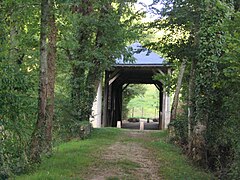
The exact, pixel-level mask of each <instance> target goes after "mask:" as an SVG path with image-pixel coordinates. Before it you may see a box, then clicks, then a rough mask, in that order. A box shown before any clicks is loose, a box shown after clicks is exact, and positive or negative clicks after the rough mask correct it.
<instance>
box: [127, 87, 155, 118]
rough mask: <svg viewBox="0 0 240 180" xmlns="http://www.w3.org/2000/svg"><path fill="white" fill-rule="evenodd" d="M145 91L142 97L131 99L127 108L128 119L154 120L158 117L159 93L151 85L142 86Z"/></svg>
mask: <svg viewBox="0 0 240 180" xmlns="http://www.w3.org/2000/svg"><path fill="white" fill-rule="evenodd" d="M144 86H145V87H146V89H147V91H146V93H145V94H144V96H138V97H135V98H134V99H132V100H131V101H130V102H129V104H128V106H127V108H128V109H129V113H128V117H138V118H156V117H158V106H159V91H158V89H157V88H156V87H155V85H153V84H146V85H144Z"/></svg>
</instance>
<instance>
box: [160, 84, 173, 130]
mask: <svg viewBox="0 0 240 180" xmlns="http://www.w3.org/2000/svg"><path fill="white" fill-rule="evenodd" d="M162 112H163V113H162V120H163V122H162V129H167V127H168V124H169V123H170V113H171V109H170V97H169V95H168V94H167V92H166V90H165V89H164V91H163V111H162Z"/></svg>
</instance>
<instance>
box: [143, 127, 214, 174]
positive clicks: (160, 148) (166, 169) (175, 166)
mask: <svg viewBox="0 0 240 180" xmlns="http://www.w3.org/2000/svg"><path fill="white" fill-rule="evenodd" d="M151 137H154V138H155V141H151V142H148V143H147V144H146V145H148V146H150V147H151V148H154V150H155V153H156V158H157V159H158V161H159V163H160V162H161V164H162V166H161V169H160V172H161V174H162V175H163V176H164V179H214V177H213V175H211V174H210V173H207V172H204V171H203V170H201V169H199V168H197V167H194V166H192V165H191V162H190V161H189V160H188V158H187V157H186V156H185V155H183V154H182V152H181V149H180V148H178V147H176V146H175V145H173V144H170V143H167V141H166V138H167V132H166V131H164V132H155V133H151Z"/></svg>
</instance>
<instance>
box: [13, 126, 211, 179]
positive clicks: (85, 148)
mask: <svg viewBox="0 0 240 180" xmlns="http://www.w3.org/2000/svg"><path fill="white" fill-rule="evenodd" d="M128 131H129V130H121V129H116V128H102V129H94V131H93V133H92V135H91V136H90V137H89V138H87V139H86V140H81V141H79V140H73V141H70V142H67V143H63V144H61V145H59V146H57V147H56V148H55V149H54V155H53V156H52V157H51V158H46V159H44V160H43V162H42V164H41V165H40V166H39V167H38V168H37V169H36V171H34V172H32V173H30V174H28V175H22V176H20V177H16V178H14V179H17V180H18V179H19V180H56V179H57V180H62V179H64V180H65V179H74V180H79V179H83V177H86V175H87V174H89V172H88V171H89V168H90V167H94V166H96V167H97V166H99V165H101V166H114V167H116V168H121V169H122V170H123V171H124V173H125V175H126V178H127V179H134V176H133V175H132V174H131V173H130V171H134V169H138V168H141V166H140V164H138V163H137V162H133V161H130V160H129V159H120V160H118V161H116V162H108V161H106V162H102V161H101V158H100V157H101V155H102V153H103V151H104V150H105V148H106V147H107V146H110V145H111V144H113V143H115V142H116V141H118V142H119V141H120V142H121V143H126V144H127V143H128V142H135V143H140V144H141V145H142V146H144V147H145V148H147V149H149V151H150V152H151V153H152V155H153V156H154V157H155V160H156V163H158V164H159V176H160V177H163V179H169V180H172V179H177V180H179V179H180V180H185V179H189V180H192V179H196V180H201V179H203V180H205V179H214V177H213V176H212V175H211V174H210V173H207V172H204V170H202V169H200V168H197V167H196V166H194V165H193V164H192V163H191V161H190V160H188V158H187V157H186V156H185V155H184V154H182V152H181V150H180V149H179V148H178V147H176V146H175V145H173V144H170V143H168V142H166V141H165V139H166V137H167V132H166V131H154V132H150V133H148V136H149V137H145V138H134V137H128V136H127V135H128V133H127V132H128ZM139 133H140V134H141V133H142V132H140V131H139ZM106 163H107V164H106ZM108 179H119V177H117V176H113V177H109V178H108Z"/></svg>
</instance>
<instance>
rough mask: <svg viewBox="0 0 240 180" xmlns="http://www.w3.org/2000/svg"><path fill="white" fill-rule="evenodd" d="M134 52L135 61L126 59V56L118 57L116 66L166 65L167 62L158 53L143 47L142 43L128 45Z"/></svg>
mask: <svg viewBox="0 0 240 180" xmlns="http://www.w3.org/2000/svg"><path fill="white" fill-rule="evenodd" d="M128 49H129V50H130V51H131V52H132V57H133V61H126V60H125V59H126V58H124V56H122V57H121V58H119V59H116V65H115V66H166V65H167V62H166V61H165V60H164V59H163V58H162V57H161V56H159V55H158V54H156V53H154V52H152V51H151V50H149V49H147V48H145V47H143V46H142V45H141V44H140V43H138V42H136V43H133V44H132V45H130V46H129V47H128Z"/></svg>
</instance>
